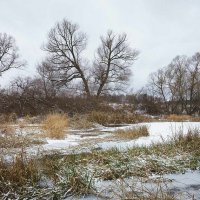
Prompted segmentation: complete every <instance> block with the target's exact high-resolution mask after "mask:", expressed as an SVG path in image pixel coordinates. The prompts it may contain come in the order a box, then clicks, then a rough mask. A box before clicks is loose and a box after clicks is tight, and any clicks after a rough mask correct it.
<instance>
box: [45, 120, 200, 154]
mask: <svg viewBox="0 0 200 200" xmlns="http://www.w3.org/2000/svg"><path fill="white" fill-rule="evenodd" d="M144 125H146V126H147V127H148V129H149V136H147V137H140V138H138V139H135V140H130V141H116V140H114V139H112V134H113V132H114V131H116V130H117V129H128V128H132V127H138V126H144ZM195 128H197V129H198V128H200V122H152V123H138V124H129V125H124V126H120V127H103V126H101V127H98V128H97V129H91V130H90V131H84V130H69V133H68V134H67V135H66V138H64V139H62V140H54V139H47V140H46V142H47V144H44V145H42V148H43V149H44V150H48V151H50V150H62V151H63V150H69V149H70V148H72V147H75V148H76V147H78V146H81V147H83V146H84V145H83V143H84V144H85V143H87V148H90V147H91V148H100V149H110V148H119V149H125V148H127V147H133V146H149V145H151V144H152V143H159V142H163V141H167V140H168V139H170V138H172V137H173V136H174V135H175V134H177V133H179V132H182V133H183V134H186V133H187V131H188V130H189V129H195ZM87 141H88V142H87ZM88 144H89V146H88Z"/></svg>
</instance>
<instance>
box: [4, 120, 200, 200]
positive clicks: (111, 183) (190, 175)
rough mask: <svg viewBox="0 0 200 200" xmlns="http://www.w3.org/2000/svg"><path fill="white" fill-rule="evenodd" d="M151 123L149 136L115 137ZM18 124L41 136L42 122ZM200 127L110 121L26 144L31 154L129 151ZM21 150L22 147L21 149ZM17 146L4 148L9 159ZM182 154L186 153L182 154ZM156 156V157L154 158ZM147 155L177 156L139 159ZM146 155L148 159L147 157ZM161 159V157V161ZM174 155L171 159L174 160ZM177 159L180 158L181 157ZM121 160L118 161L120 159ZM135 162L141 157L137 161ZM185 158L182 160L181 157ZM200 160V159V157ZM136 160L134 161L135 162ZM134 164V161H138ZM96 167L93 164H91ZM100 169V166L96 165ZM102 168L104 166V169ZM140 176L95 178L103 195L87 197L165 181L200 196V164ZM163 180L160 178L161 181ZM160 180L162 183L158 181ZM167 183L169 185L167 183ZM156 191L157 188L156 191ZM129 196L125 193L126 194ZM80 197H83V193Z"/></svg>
mask: <svg viewBox="0 0 200 200" xmlns="http://www.w3.org/2000/svg"><path fill="white" fill-rule="evenodd" d="M140 126H141V127H142V126H147V127H148V131H149V135H148V136H146V137H139V138H137V139H133V140H128V139H120V138H116V137H115V133H116V131H117V130H126V129H130V128H133V127H140ZM14 127H15V128H16V134H18V135H28V136H34V137H37V138H39V137H40V134H41V128H40V125H31V124H30V125H28V126H27V127H24V128H23V129H20V128H18V127H17V126H14ZM195 129H196V130H199V129H200V122H152V123H138V124H124V125H118V126H117V125H116V126H115V125H110V126H109V127H105V126H100V125H96V127H95V128H91V129H87V130H74V129H69V130H66V134H65V138H64V139H60V140H58V139H50V138H41V140H42V141H43V144H35V145H31V146H29V147H27V148H26V152H27V153H28V154H29V155H37V154H38V152H40V153H41V154H42V155H45V154H54V153H55V152H56V153H57V154H60V155H62V156H64V155H69V154H79V153H83V152H84V153H90V152H92V151H94V150H96V151H107V150H111V149H118V150H119V151H120V152H125V151H126V150H128V149H131V148H133V147H151V146H152V144H162V143H167V142H168V141H170V140H171V139H172V138H173V137H175V135H177V134H179V133H182V134H183V135H184V134H187V132H188V130H195ZM19 151H20V149H19ZM17 152H18V150H17V148H10V149H6V150H3V149H1V155H4V156H5V158H6V159H8V160H9V159H10V158H11V157H12V156H13V155H14V154H15V153H17ZM181 156H182V157H181ZM184 156H185V158H186V159H188V156H189V155H188V154H186V155H180V159H182V160H184ZM154 157H155V158H154ZM141 159H143V161H142V162H143V163H144V165H145V163H147V161H148V159H154V160H156V161H158V162H160V161H161V162H163V163H164V165H165V164H166V165H167V164H168V163H170V162H175V161H176V157H174V158H166V159H165V158H162V157H161V158H158V157H156V156H154V155H150V156H149V158H144V157H140V156H138V160H141ZM145 159H146V160H145ZM159 159H160V161H159ZM170 159H171V160H170ZM177 159H179V158H178V157H177ZM116 162H117V161H116ZM134 162H135V164H137V162H138V163H140V162H141V161H137V159H136V161H134ZM181 162H182V161H181ZM198 162H200V161H198ZM133 164H134V163H133ZM135 164H134V165H135ZM91 167H93V166H91ZM95 167H97V169H98V166H95ZM103 169H104V168H102V169H101V170H103ZM136 179H137V178H136V177H128V178H125V179H123V183H122V182H120V180H121V179H117V180H99V179H95V180H96V181H95V187H96V189H97V192H98V193H100V194H101V196H97V195H92V194H91V195H88V196H86V197H84V199H87V200H92V199H96V200H97V199H104V197H106V198H110V199H119V198H118V197H116V196H115V194H116V193H117V194H120V192H121V191H119V189H120V187H122V186H123V187H125V188H126V185H128V186H129V187H130V188H128V187H127V188H126V189H127V190H131V187H135V188H139V189H140V188H141V187H145V189H146V190H147V191H154V190H157V189H158V187H160V186H161V185H162V189H163V188H164V190H166V191H167V192H170V193H171V194H175V196H176V195H178V194H181V195H179V196H178V198H177V199H200V171H199V168H197V169H195V170H191V169H190V168H188V169H187V167H186V168H184V171H182V173H181V170H180V171H178V172H177V173H166V174H164V175H163V174H162V176H161V175H159V174H152V175H151V176H150V177H148V181H147V180H142V186H141V185H140V184H141V180H140V182H135V180H136ZM158 180H159V181H158ZM158 182H159V184H158ZM166 185H167V187H166V188H165V186H166ZM155 192H156V191H155ZM124 198H125V197H124ZM66 199H74V197H73V198H72V197H68V198H66ZM79 199H83V198H82V197H80V198H79Z"/></svg>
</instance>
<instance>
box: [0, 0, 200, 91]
mask: <svg viewBox="0 0 200 200" xmlns="http://www.w3.org/2000/svg"><path fill="white" fill-rule="evenodd" d="M0 8H1V12H0V27H1V32H7V33H9V34H11V35H13V36H14V37H15V39H16V42H17V45H18V46H19V49H20V53H21V55H22V57H23V58H24V59H26V60H27V61H28V66H27V68H26V70H25V72H23V75H33V74H34V73H35V67H36V65H37V63H38V62H39V61H40V60H41V59H42V57H43V56H44V53H43V52H42V50H41V49H40V47H41V45H42V43H43V42H44V41H45V40H46V36H47V33H48V31H49V29H50V28H51V27H52V26H53V25H54V24H55V22H57V21H59V20H62V19H63V18H67V19H69V20H71V21H73V22H75V23H78V24H79V25H80V28H81V30H83V31H84V32H86V33H87V34H88V37H89V40H88V49H87V51H86V55H87V57H88V58H89V59H90V60H92V59H93V55H94V51H95V49H96V48H97V46H98V44H99V36H100V35H102V34H105V32H106V31H107V30H108V29H113V30H114V31H115V32H126V33H127V34H128V38H129V42H130V44H131V46H133V48H136V49H139V50H140V52H141V54H140V56H139V59H138V60H137V61H136V63H135V65H134V66H133V73H134V77H133V79H132V81H131V86H133V87H134V88H135V89H139V88H140V87H141V86H143V85H144V84H145V83H146V81H147V78H148V74H149V73H151V72H153V71H155V70H157V69H158V68H160V67H163V66H165V65H167V64H168V63H169V62H170V61H171V59H172V58H173V57H175V56H176V55H179V54H186V55H189V56H190V55H192V54H194V53H195V52H197V51H199V42H200V41H199V40H200V38H199V35H200V26H199V19H200V12H199V9H200V1H199V0H187V1H183V0H167V1H166V0H123V1H121V0H95V1H94V0H84V1H83V0H82V1H80V0H73V1H72V0H42V1H41V0H29V1H27V0H1V1H0ZM21 73H22V72H21V71H16V70H14V71H10V72H7V73H6V74H4V76H3V77H2V78H1V79H0V83H1V84H3V85H5V84H7V83H8V81H10V80H11V79H13V77H15V76H17V75H20V74H21Z"/></svg>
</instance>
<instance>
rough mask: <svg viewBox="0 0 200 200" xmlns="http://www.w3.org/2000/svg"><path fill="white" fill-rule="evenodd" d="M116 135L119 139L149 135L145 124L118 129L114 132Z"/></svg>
mask: <svg viewBox="0 0 200 200" xmlns="http://www.w3.org/2000/svg"><path fill="white" fill-rule="evenodd" d="M115 133H116V135H117V137H119V138H120V139H130V140H132V139H137V138H139V137H147V136H149V131H148V127H147V126H138V127H134V128H128V129H119V130H117V131H116V132H115Z"/></svg>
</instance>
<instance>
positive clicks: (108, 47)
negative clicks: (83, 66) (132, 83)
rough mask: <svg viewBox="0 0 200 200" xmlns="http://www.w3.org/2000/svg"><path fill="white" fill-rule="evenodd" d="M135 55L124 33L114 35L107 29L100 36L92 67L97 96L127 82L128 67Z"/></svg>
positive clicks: (135, 51)
mask: <svg viewBox="0 0 200 200" xmlns="http://www.w3.org/2000/svg"><path fill="white" fill-rule="evenodd" d="M137 56H138V51H137V50H135V49H131V48H130V47H129V44H128V42H127V36H126V34H121V35H116V34H114V33H113V32H112V31H108V33H107V35H106V37H103V36H102V37H101V45H100V47H99V48H98V50H97V53H96V57H95V61H94V69H93V76H94V81H95V84H96V85H97V93H96V95H97V97H99V96H100V95H101V94H102V93H103V92H104V91H106V90H108V91H110V90H112V89H114V90H118V89H121V88H122V85H124V84H126V83H127V81H128V79H129V77H130V75H131V70H130V67H131V66H132V64H133V62H134V61H135V59H136V58H137Z"/></svg>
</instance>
